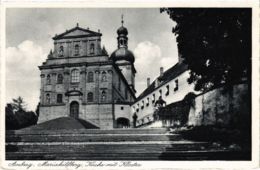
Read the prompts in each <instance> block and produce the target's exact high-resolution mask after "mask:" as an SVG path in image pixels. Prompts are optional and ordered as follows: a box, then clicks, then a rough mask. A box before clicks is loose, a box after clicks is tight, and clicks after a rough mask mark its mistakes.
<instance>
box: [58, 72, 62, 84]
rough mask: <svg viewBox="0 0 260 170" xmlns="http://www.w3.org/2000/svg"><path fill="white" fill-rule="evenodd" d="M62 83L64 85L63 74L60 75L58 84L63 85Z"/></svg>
mask: <svg viewBox="0 0 260 170" xmlns="http://www.w3.org/2000/svg"><path fill="white" fill-rule="evenodd" d="M62 83H63V76H62V74H58V77H57V84H62Z"/></svg>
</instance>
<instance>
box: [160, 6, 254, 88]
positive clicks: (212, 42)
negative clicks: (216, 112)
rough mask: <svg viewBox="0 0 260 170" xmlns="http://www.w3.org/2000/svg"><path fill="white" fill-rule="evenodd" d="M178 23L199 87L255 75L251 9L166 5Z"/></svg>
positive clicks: (179, 40)
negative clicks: (175, 6)
mask: <svg viewBox="0 0 260 170" xmlns="http://www.w3.org/2000/svg"><path fill="white" fill-rule="evenodd" d="M161 12H167V14H168V15H169V16H170V18H171V19H172V20H173V21H175V22H176V23H177V24H176V26H175V27H174V28H173V30H172V31H173V33H174V34H175V35H177V38H176V40H177V43H178V50H179V54H180V56H181V57H182V58H183V60H184V61H183V62H184V63H186V64H187V65H188V68H189V69H190V70H191V72H190V77H189V79H188V82H189V83H195V90H202V91H205V90H209V89H212V88H216V87H219V86H221V85H228V86H230V85H233V84H236V83H239V82H241V80H243V79H244V80H247V81H249V82H250V77H251V76H250V75H251V15H252V14H251V9H249V8H232V9H231V8H221V9H220V8H219V9H217V8H194V9H192V8H177V9H175V8H162V9H161Z"/></svg>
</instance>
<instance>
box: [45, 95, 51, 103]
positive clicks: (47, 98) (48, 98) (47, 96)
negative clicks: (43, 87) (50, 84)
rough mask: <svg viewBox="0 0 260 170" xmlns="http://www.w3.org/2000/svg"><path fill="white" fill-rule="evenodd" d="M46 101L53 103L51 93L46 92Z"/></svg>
mask: <svg viewBox="0 0 260 170" xmlns="http://www.w3.org/2000/svg"><path fill="white" fill-rule="evenodd" d="M46 103H47V104H50V103H51V98H50V94H49V93H48V94H46Z"/></svg>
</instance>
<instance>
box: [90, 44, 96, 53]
mask: <svg viewBox="0 0 260 170" xmlns="http://www.w3.org/2000/svg"><path fill="white" fill-rule="evenodd" d="M94 51H95V45H94V44H93V43H92V44H90V54H94Z"/></svg>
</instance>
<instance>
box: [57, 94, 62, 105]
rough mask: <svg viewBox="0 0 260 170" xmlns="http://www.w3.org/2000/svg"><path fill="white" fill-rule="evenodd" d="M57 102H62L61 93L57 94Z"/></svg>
mask: <svg viewBox="0 0 260 170" xmlns="http://www.w3.org/2000/svg"><path fill="white" fill-rule="evenodd" d="M57 103H62V94H57Z"/></svg>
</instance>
